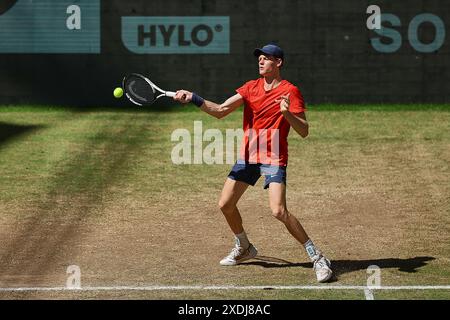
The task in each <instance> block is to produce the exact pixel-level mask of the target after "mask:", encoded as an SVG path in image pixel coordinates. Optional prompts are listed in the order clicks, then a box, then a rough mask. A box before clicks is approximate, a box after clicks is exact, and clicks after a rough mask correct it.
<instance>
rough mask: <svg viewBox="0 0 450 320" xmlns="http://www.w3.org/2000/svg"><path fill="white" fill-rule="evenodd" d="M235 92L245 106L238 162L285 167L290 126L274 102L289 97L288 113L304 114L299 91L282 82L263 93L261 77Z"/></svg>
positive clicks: (288, 83) (262, 79) (285, 81)
mask: <svg viewBox="0 0 450 320" xmlns="http://www.w3.org/2000/svg"><path fill="white" fill-rule="evenodd" d="M236 92H237V93H239V94H240V95H241V96H242V97H243V98H244V105H245V108H244V121H243V129H244V139H243V141H242V147H241V155H240V159H241V160H245V161H247V162H249V163H262V164H271V165H278V166H286V165H287V162H288V142H287V137H288V134H289V129H290V127H291V125H290V124H289V122H288V121H287V120H286V119H285V118H284V116H283V115H282V113H281V111H280V103H279V102H278V103H277V102H275V100H277V99H279V98H280V97H281V96H282V95H287V94H290V96H289V100H290V106H289V111H290V112H292V113H293V114H299V113H301V112H304V111H305V103H304V100H303V96H302V94H301V92H300V90H299V89H298V88H297V87H296V86H294V85H293V84H292V83H290V82H289V81H287V80H282V81H281V83H280V84H279V85H278V87H276V88H274V89H271V90H269V91H266V90H265V89H264V78H259V79H257V80H252V81H249V82H247V83H245V84H244V85H243V86H242V87H240V88H239V89H237V90H236Z"/></svg>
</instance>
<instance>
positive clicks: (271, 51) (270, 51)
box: [253, 43, 284, 59]
mask: <svg viewBox="0 0 450 320" xmlns="http://www.w3.org/2000/svg"><path fill="white" fill-rule="evenodd" d="M253 54H254V55H255V57H259V56H260V55H261V54H267V55H269V56H274V57H275V58H281V59H284V52H283V50H282V49H281V48H280V47H279V46H277V45H276V44H272V43H271V44H268V45H265V46H264V47H262V48H257V49H255V51H253Z"/></svg>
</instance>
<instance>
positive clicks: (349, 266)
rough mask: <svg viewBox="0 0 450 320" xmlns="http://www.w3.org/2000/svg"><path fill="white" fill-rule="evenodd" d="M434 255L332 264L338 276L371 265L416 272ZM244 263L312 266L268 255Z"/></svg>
mask: <svg viewBox="0 0 450 320" xmlns="http://www.w3.org/2000/svg"><path fill="white" fill-rule="evenodd" d="M435 259H436V258H434V257H414V258H406V259H399V258H385V259H371V260H332V261H331V266H332V269H333V272H334V275H335V276H336V277H339V275H342V274H345V273H350V272H354V271H359V270H367V268H368V267H369V266H372V265H376V266H378V267H380V268H381V269H388V268H396V269H398V270H399V271H401V272H407V273H414V272H417V269H419V268H422V267H424V266H426V265H427V264H428V262H430V261H433V260H435ZM242 265H256V266H261V267H264V268H293V267H302V268H312V267H313V264H312V262H303V263H293V262H290V261H287V260H283V259H278V258H274V257H267V256H257V257H256V258H254V259H253V260H251V261H248V262H244V263H242Z"/></svg>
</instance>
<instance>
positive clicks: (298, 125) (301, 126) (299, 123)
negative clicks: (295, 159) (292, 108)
mask: <svg viewBox="0 0 450 320" xmlns="http://www.w3.org/2000/svg"><path fill="white" fill-rule="evenodd" d="M283 116H284V117H285V118H286V120H287V121H288V122H289V124H290V125H291V127H292V128H294V130H295V132H297V133H298V134H299V135H301V136H302V137H303V138H306V137H307V136H308V133H309V124H308V121H306V120H305V119H302V118H300V117H296V116H295V115H294V114H292V113H291V112H289V111H284V112H283Z"/></svg>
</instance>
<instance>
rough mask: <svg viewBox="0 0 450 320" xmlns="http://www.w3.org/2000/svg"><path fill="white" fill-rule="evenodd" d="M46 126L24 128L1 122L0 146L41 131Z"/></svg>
mask: <svg viewBox="0 0 450 320" xmlns="http://www.w3.org/2000/svg"><path fill="white" fill-rule="evenodd" d="M43 127H44V126H24V125H17V124H11V123H6V122H1V121H0V146H1V145H2V144H4V143H6V142H8V141H10V140H13V139H16V138H18V137H20V136H23V135H25V134H30V133H31V132H33V131H35V130H38V129H41V128H43Z"/></svg>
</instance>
